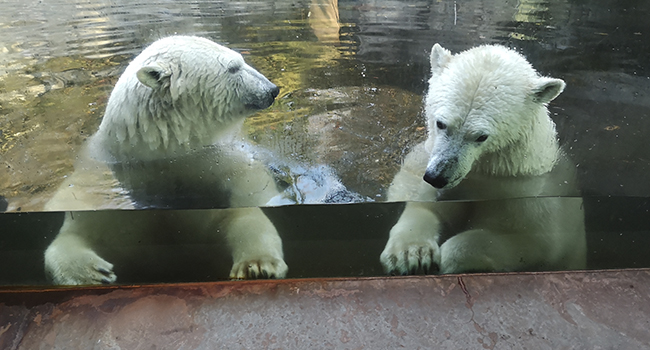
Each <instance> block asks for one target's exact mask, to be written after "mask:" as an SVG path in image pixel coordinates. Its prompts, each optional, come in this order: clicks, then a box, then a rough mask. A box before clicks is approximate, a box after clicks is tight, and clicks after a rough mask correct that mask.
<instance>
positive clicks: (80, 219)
mask: <svg viewBox="0 0 650 350" xmlns="http://www.w3.org/2000/svg"><path fill="white" fill-rule="evenodd" d="M85 221H86V217H85V215H84V214H82V213H78V214H77V213H74V214H73V213H71V212H66V214H65V220H64V222H63V226H62V227H61V230H60V231H59V234H58V235H57V237H56V238H55V239H54V241H53V242H52V243H51V244H50V246H49V247H48V248H47V249H46V250H45V273H46V276H47V277H48V278H49V279H50V280H51V281H52V282H53V283H54V284H57V285H88V284H101V283H113V282H115V280H116V279H117V277H116V276H115V273H113V264H111V263H109V262H108V261H106V260H104V259H102V258H101V257H99V255H97V254H96V253H95V252H94V251H93V250H92V249H91V248H90V247H89V246H88V243H87V242H86V241H85V239H84V237H83V236H82V235H80V233H81V232H83V230H84V223H85Z"/></svg>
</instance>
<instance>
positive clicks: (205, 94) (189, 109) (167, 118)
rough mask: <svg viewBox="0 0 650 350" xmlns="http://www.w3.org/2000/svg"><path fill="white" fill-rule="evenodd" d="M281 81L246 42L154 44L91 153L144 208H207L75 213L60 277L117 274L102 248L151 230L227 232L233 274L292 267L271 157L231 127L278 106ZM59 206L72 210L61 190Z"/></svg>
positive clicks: (67, 223) (59, 245)
mask: <svg viewBox="0 0 650 350" xmlns="http://www.w3.org/2000/svg"><path fill="white" fill-rule="evenodd" d="M278 92H279V88H278V87H277V86H276V85H274V84H273V83H271V82H270V81H269V80H268V79H267V78H266V77H264V76H263V75H262V74H260V73H259V72H257V71H256V70H255V69H253V68H252V67H250V66H248V65H247V64H246V63H245V62H244V60H243V58H242V56H241V55H240V54H238V53H237V52H235V51H232V50H230V49H228V48H226V47H223V46H221V45H218V44H216V43H214V42H212V41H210V40H208V39H205V38H200V37H192V36H172V37H167V38H163V39H160V40H158V41H156V42H154V43H153V44H151V45H150V46H149V47H147V48H146V49H145V50H144V51H142V53H141V54H140V55H138V56H137V57H136V58H135V59H134V60H133V61H132V62H131V63H130V64H129V65H128V67H127V68H126V70H125V71H124V73H123V74H122V76H121V77H120V79H119V80H118V82H117V84H116V85H115V88H114V90H113V91H112V93H111V95H110V98H109V100H108V103H107V106H106V111H105V114H104V118H103V119H102V122H101V124H100V126H99V130H98V131H97V133H96V134H94V135H93V136H92V137H91V138H90V140H89V142H88V153H89V154H90V155H92V157H93V158H94V159H97V160H100V161H102V162H104V163H105V164H108V165H109V166H110V168H111V170H112V171H113V173H114V175H115V177H116V178H117V179H118V180H119V182H120V184H121V185H122V186H123V187H124V188H125V189H126V190H128V191H129V195H130V197H131V199H132V200H133V201H134V203H135V204H136V207H139V208H182V209H192V208H194V209H205V208H220V207H221V208H223V207H233V209H221V210H187V211H184V214H182V215H181V214H178V213H170V212H168V213H170V214H168V215H164V214H165V212H162V211H140V212H138V213H137V215H136V216H134V215H135V214H134V215H131V214H129V215H131V216H129V217H132V218H133V220H132V221H129V222H116V221H117V220H119V218H120V216H118V215H117V214H116V212H112V211H101V212H90V211H88V212H67V213H66V216H65V220H64V223H63V225H62V227H61V230H60V231H59V233H58V235H57V237H56V238H55V239H54V241H53V242H52V243H51V245H50V246H49V247H48V248H47V249H46V251H45V270H46V274H47V275H48V276H49V277H50V278H51V280H52V281H53V282H54V283H56V284H65V285H78V284H96V283H112V282H115V280H116V278H117V277H116V275H115V273H114V272H113V264H112V263H109V262H108V261H106V260H104V259H103V258H102V257H100V256H99V255H98V254H97V253H96V251H97V250H98V248H99V247H100V246H101V245H106V244H107V242H111V243H112V244H118V245H119V243H120V242H121V241H122V240H128V239H133V237H134V236H135V237H138V236H139V235H143V236H144V235H147V234H149V233H147V232H152V231H160V230H167V231H171V232H180V230H183V231H191V232H193V233H196V235H198V236H201V235H202V236H205V235H208V236H211V235H213V236H217V235H218V232H221V233H222V234H223V235H225V239H226V242H227V243H228V245H229V247H230V248H231V251H232V256H233V260H234V264H233V266H232V270H231V272H230V277H231V278H234V279H241V278H258V277H275V278H282V277H284V276H285V275H286V273H287V265H286V263H285V262H284V259H283V252H282V242H281V239H280V237H279V235H278V232H277V231H276V229H275V227H274V225H273V224H272V223H271V221H270V220H269V219H268V218H267V217H266V215H265V214H264V213H263V212H262V211H261V210H260V209H259V208H258V207H256V206H259V205H264V204H266V203H267V202H268V201H269V200H270V199H271V198H273V197H275V196H277V195H278V191H277V189H276V188H275V183H274V180H273V178H272V177H271V175H270V174H269V173H268V171H267V169H266V167H265V166H264V165H263V164H261V163H260V162H257V161H256V160H255V159H254V157H253V155H252V154H250V153H249V152H247V151H246V150H245V149H243V148H242V147H241V146H240V145H239V144H237V142H235V139H234V137H235V136H232V135H236V133H235V132H236V131H237V129H238V128H239V127H240V126H241V125H242V123H243V120H244V118H245V117H246V116H248V115H250V114H252V113H254V112H255V111H257V110H260V109H264V108H267V107H269V106H270V105H271V104H272V103H273V101H274V99H275V97H276V96H277V95H278ZM54 198H55V199H53V201H52V202H51V203H48V205H47V209H49V210H57V209H58V210H66V209H69V208H66V206H67V205H72V206H73V207H75V208H80V207H81V208H83V205H79V204H70V203H61V202H58V201H57V200H56V198H68V199H70V198H77V197H76V196H74V193H73V196H67V197H66V196H64V195H61V196H55V197H54Z"/></svg>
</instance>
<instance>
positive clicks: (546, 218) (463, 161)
mask: <svg viewBox="0 0 650 350" xmlns="http://www.w3.org/2000/svg"><path fill="white" fill-rule="evenodd" d="M430 61H431V73H432V76H431V78H430V80H429V88H428V92H427V94H426V96H425V101H424V102H425V106H424V112H425V118H426V120H427V128H428V133H429V135H428V138H427V139H426V140H425V141H424V142H423V143H421V144H419V145H417V146H416V147H414V149H413V150H412V151H411V152H410V153H409V154H408V155H407V156H406V157H405V159H404V163H403V165H402V168H401V169H400V171H399V172H398V173H397V175H396V176H395V179H394V181H393V183H392V184H391V187H390V188H389V191H388V200H390V201H408V203H407V204H406V207H405V209H404V212H403V213H402V215H401V216H400V218H399V220H398V221H397V223H396V224H395V225H394V226H393V227H392V229H391V230H390V236H389V239H388V243H387V244H386V247H385V249H384V251H383V252H382V253H381V256H380V261H381V263H382V265H383V266H384V269H385V270H386V271H387V272H389V273H393V274H408V273H415V272H417V271H422V270H424V271H435V270H436V269H439V272H440V273H460V272H472V271H522V270H539V269H551V270H554V269H580V268H584V267H585V263H586V238H585V227H584V213H583V209H582V199H581V198H580V197H579V193H578V190H577V185H576V183H575V181H576V180H575V176H576V174H575V166H573V165H572V164H571V163H570V162H569V161H568V159H567V158H566V156H565V155H564V153H563V152H562V151H561V148H560V147H559V145H558V140H557V135H556V131H555V124H554V123H553V121H552V120H551V118H550V117H549V113H548V110H547V107H546V106H547V104H548V103H549V102H550V101H552V100H553V99H554V98H555V97H557V96H558V95H559V94H560V93H561V92H562V91H563V89H564V87H565V83H564V82H563V81H562V80H560V79H553V78H548V77H543V76H540V75H539V74H538V73H537V72H536V71H535V70H534V69H533V67H532V66H531V65H530V64H529V63H528V62H527V61H526V59H525V58H524V57H522V56H521V55H520V54H518V53H517V52H515V51H513V50H510V49H507V48H505V47H502V46H498V45H485V46H479V47H475V48H473V49H470V50H468V51H465V52H462V53H459V54H457V55H452V54H451V52H450V51H448V50H446V49H444V48H442V47H441V46H440V45H438V44H435V45H434V46H433V49H432V51H431V56H430ZM446 200H447V201H446ZM450 200H454V201H450Z"/></svg>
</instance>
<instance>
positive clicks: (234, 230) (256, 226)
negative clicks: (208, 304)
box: [225, 208, 289, 279]
mask: <svg viewBox="0 0 650 350" xmlns="http://www.w3.org/2000/svg"><path fill="white" fill-rule="evenodd" d="M228 211H229V214H228V217H227V218H226V221H225V222H226V225H227V227H226V240H227V241H228V245H229V246H230V248H231V251H232V257H233V266H232V269H231V270H230V278H231V279H250V278H284V277H285V276H286V275H287V271H288V270H289V268H288V267H287V264H286V263H285V262H284V255H283V253H282V239H281V238H280V236H279V235H278V231H277V230H276V229H275V226H273V223H271V220H269V218H268V217H266V215H264V212H262V210H261V209H259V208H237V209H229V210H228Z"/></svg>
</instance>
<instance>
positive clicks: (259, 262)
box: [230, 256, 289, 280]
mask: <svg viewBox="0 0 650 350" xmlns="http://www.w3.org/2000/svg"><path fill="white" fill-rule="evenodd" d="M288 271H289V267H288V266H287V264H286V263H285V262H284V260H283V259H282V258H277V257H273V256H263V257H257V258H252V259H245V260H241V261H238V262H235V264H233V266H232V269H231V270H230V279H235V280H243V279H258V278H284V277H285V276H286V275H287V272H288Z"/></svg>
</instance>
